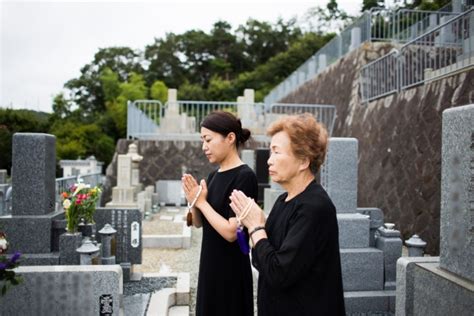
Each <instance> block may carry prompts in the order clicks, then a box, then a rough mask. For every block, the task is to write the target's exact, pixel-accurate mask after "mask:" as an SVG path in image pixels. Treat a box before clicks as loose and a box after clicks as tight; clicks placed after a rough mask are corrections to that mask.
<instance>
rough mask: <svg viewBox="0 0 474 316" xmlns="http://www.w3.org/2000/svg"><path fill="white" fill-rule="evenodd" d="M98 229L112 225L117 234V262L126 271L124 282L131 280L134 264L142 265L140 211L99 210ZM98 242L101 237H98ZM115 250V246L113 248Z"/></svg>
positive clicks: (96, 218)
mask: <svg viewBox="0 0 474 316" xmlns="http://www.w3.org/2000/svg"><path fill="white" fill-rule="evenodd" d="M94 221H95V222H96V225H97V229H98V230H100V229H102V228H103V227H104V226H105V224H110V225H111V226H112V227H113V228H114V229H115V230H116V231H117V233H116V234H115V236H114V238H115V262H116V263H117V264H120V265H121V266H122V269H123V270H124V281H128V280H129V279H130V275H131V273H132V272H133V265H134V264H141V263H142V248H143V245H142V214H141V212H140V210H138V209H111V208H101V207H99V208H97V210H96V212H95V214H94ZM96 239H97V241H98V242H102V241H101V235H100V234H98V236H96ZM112 248H113V246H112Z"/></svg>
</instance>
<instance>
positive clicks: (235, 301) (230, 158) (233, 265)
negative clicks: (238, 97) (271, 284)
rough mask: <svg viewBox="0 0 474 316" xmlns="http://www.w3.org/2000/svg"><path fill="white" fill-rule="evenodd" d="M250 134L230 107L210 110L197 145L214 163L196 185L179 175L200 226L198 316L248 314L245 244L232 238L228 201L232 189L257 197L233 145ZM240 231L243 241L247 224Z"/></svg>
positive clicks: (251, 174) (235, 223)
mask: <svg viewBox="0 0 474 316" xmlns="http://www.w3.org/2000/svg"><path fill="white" fill-rule="evenodd" d="M249 137H250V131H249V130H248V129H242V124H241V122H240V120H239V119H237V118H236V117H235V116H234V115H232V114H231V113H228V112H213V113H211V114H210V115H208V116H207V117H206V118H205V119H204V121H203V122H202V123H201V139H202V142H203V144H202V149H203V151H204V154H205V155H206V157H207V159H208V160H209V162H210V163H213V164H217V165H218V166H219V168H218V169H217V170H215V171H214V172H212V173H211V174H209V176H208V178H207V181H204V180H201V181H200V184H199V185H198V183H197V181H196V179H194V178H193V177H192V176H191V175H189V174H185V175H183V177H182V183H183V189H184V192H185V194H186V199H187V200H188V202H189V203H192V202H193V201H194V200H195V203H194V207H193V209H192V215H193V216H192V223H193V224H194V226H196V227H202V228H203V237H202V245H201V259H200V266H199V279H198V288H197V302H196V315H197V316H213V315H218V316H222V315H226V316H227V315H229V316H230V315H236V316H247V315H248V316H251V315H252V316H253V286H252V272H251V267H250V261H249V256H248V253H247V251H248V250H247V251H246V249H245V247H243V245H240V246H241V247H242V248H241V247H239V243H237V241H236V240H237V230H238V226H239V225H238V221H237V218H236V216H235V214H234V212H233V211H232V209H231V208H230V206H229V203H230V200H229V196H230V195H231V193H232V191H233V190H239V191H242V192H244V193H245V195H246V196H248V197H251V198H253V199H254V200H257V190H258V184H257V177H256V176H255V173H254V172H253V171H252V169H250V168H249V167H248V166H247V165H245V164H244V163H243V162H242V160H241V159H240V157H239V154H238V151H237V149H238V147H239V146H240V145H242V144H243V143H245V142H246V141H247V140H248V139H249ZM199 187H200V188H199ZM196 197H197V198H196ZM244 233H245V236H246V237H245V240H244V241H243V242H242V241H241V242H242V244H244V243H246V244H247V246H248V237H247V234H246V230H244Z"/></svg>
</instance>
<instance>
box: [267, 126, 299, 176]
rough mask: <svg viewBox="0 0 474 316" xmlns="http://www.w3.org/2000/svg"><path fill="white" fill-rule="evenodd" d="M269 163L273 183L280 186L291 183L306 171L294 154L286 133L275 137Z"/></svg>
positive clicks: (271, 145) (280, 133)
mask: <svg viewBox="0 0 474 316" xmlns="http://www.w3.org/2000/svg"><path fill="white" fill-rule="evenodd" d="M267 163H268V173H269V175H270V177H271V179H272V181H273V182H276V183H279V184H284V183H287V182H289V181H291V179H292V178H294V177H295V176H296V175H297V174H298V172H300V171H301V170H302V169H304V168H302V167H303V162H302V161H301V159H298V158H296V157H295V155H294V154H293V151H292V150H291V141H290V137H289V136H288V134H287V133H286V132H284V131H281V132H278V133H276V134H275V135H273V137H272V141H271V144H270V157H269V158H268V161H267Z"/></svg>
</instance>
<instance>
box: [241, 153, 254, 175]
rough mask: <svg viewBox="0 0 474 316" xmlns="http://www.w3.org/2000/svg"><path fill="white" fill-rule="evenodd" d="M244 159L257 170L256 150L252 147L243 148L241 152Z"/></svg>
mask: <svg viewBox="0 0 474 316" xmlns="http://www.w3.org/2000/svg"><path fill="white" fill-rule="evenodd" d="M240 155H241V157H242V161H243V162H244V163H245V164H246V165H247V166H249V167H250V168H251V169H252V170H253V171H255V151H254V150H250V149H243V150H242V151H241V153H240Z"/></svg>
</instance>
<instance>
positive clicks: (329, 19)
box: [306, 0, 354, 34]
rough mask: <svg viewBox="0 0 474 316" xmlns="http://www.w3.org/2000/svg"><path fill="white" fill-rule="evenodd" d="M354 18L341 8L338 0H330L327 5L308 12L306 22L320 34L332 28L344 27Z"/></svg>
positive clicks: (312, 29)
mask: <svg viewBox="0 0 474 316" xmlns="http://www.w3.org/2000/svg"><path fill="white" fill-rule="evenodd" d="M353 19H354V18H353V17H351V16H349V15H348V14H347V13H346V12H345V11H344V10H342V9H339V5H338V4H337V1H336V0H329V2H328V3H327V4H326V7H320V6H317V7H314V8H311V9H309V10H308V12H307V13H306V23H307V24H308V25H309V29H310V30H311V31H315V32H317V33H320V34H324V33H328V32H331V30H334V29H339V30H342V29H344V28H345V27H346V26H347V25H348V24H349V23H350V22H351V21H352V20H353Z"/></svg>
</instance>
